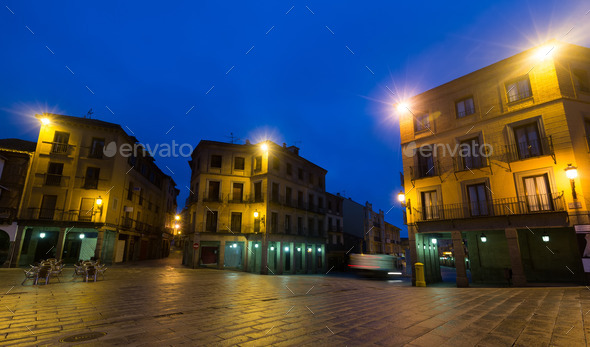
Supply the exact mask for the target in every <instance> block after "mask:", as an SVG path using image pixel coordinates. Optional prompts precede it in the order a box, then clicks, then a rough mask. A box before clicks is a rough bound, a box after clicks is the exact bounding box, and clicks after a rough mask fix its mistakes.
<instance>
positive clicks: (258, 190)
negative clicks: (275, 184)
mask: <svg viewBox="0 0 590 347" xmlns="http://www.w3.org/2000/svg"><path fill="white" fill-rule="evenodd" d="M263 201H264V200H263V199H262V182H255V183H254V202H263Z"/></svg>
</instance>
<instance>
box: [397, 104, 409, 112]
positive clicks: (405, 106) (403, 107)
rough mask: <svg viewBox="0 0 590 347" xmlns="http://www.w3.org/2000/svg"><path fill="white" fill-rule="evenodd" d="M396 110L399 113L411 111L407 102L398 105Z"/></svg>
mask: <svg viewBox="0 0 590 347" xmlns="http://www.w3.org/2000/svg"><path fill="white" fill-rule="evenodd" d="M395 108H396V109H397V112H404V111H406V110H409V107H408V103H407V102H400V103H398V104H397V105H395Z"/></svg>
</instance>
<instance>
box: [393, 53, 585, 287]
mask: <svg viewBox="0 0 590 347" xmlns="http://www.w3.org/2000/svg"><path fill="white" fill-rule="evenodd" d="M589 74H590V49H588V48H585V47H580V46H575V45H571V44H566V43H560V42H550V43H549V44H548V45H547V46H543V47H536V48H533V49H530V50H527V51H524V52H522V53H519V54H517V55H515V56H512V57H510V58H507V59H505V60H502V61H500V62H497V63H495V64H492V65H490V66H487V67H484V68H482V69H480V70H477V71H475V72H472V73H470V74H468V75H465V76H463V77H460V78H457V79H456V80H453V81H451V82H448V83H446V84H444V85H441V86H439V87H436V88H433V89H431V90H428V91H426V92H424V93H422V94H419V95H416V96H414V97H412V98H411V99H409V100H407V103H406V104H405V105H404V106H403V107H398V114H399V117H400V131H401V143H402V152H403V153H404V157H403V169H404V190H405V192H406V203H405V205H406V218H407V223H408V230H409V239H410V247H411V255H412V259H411V260H412V261H411V263H412V265H413V264H415V263H416V262H420V263H424V264H425V274H426V281H427V282H429V283H432V282H437V281H440V280H441V272H440V265H439V254H438V253H439V252H438V245H437V240H439V239H448V240H451V241H450V242H451V243H452V249H453V251H452V252H453V257H454V259H455V264H456V271H457V280H456V281H457V286H460V287H465V286H468V285H469V279H468V276H467V271H469V272H470V273H471V280H472V281H473V282H475V283H507V281H508V280H510V281H511V283H512V284H514V285H518V286H524V285H527V283H534V282H538V283H548V282H562V283H582V282H587V280H588V274H589V273H590V244H589V242H590V241H589V240H590V234H589V233H590V220H589V212H588V207H589V206H588V204H589V200H588V199H589V198H590V181H589V177H590V156H589V154H588V153H589V150H590V84H589V79H588V76H589ZM456 146H461V147H460V148H462V149H463V150H462V154H458V153H460V152H459V151H457V152H456V153H455V154H453V153H451V152H450V151H449V149H451V150H452V149H453V148H456ZM445 148H446V151H445ZM414 280H415V279H414Z"/></svg>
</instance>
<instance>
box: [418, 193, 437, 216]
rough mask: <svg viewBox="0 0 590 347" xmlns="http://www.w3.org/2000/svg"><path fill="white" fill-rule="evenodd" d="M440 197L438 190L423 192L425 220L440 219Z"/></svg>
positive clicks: (423, 214)
mask: <svg viewBox="0 0 590 347" xmlns="http://www.w3.org/2000/svg"><path fill="white" fill-rule="evenodd" d="M437 204H438V199H437V194H436V190H432V191H429V192H422V211H423V212H422V218H423V219H424V220H429V219H438V217H439V216H438V206H437Z"/></svg>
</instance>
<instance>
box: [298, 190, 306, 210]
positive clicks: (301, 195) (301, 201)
mask: <svg viewBox="0 0 590 347" xmlns="http://www.w3.org/2000/svg"><path fill="white" fill-rule="evenodd" d="M297 206H299V208H303V207H304V206H305V205H304V204H303V192H302V191H298V192H297Z"/></svg>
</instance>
